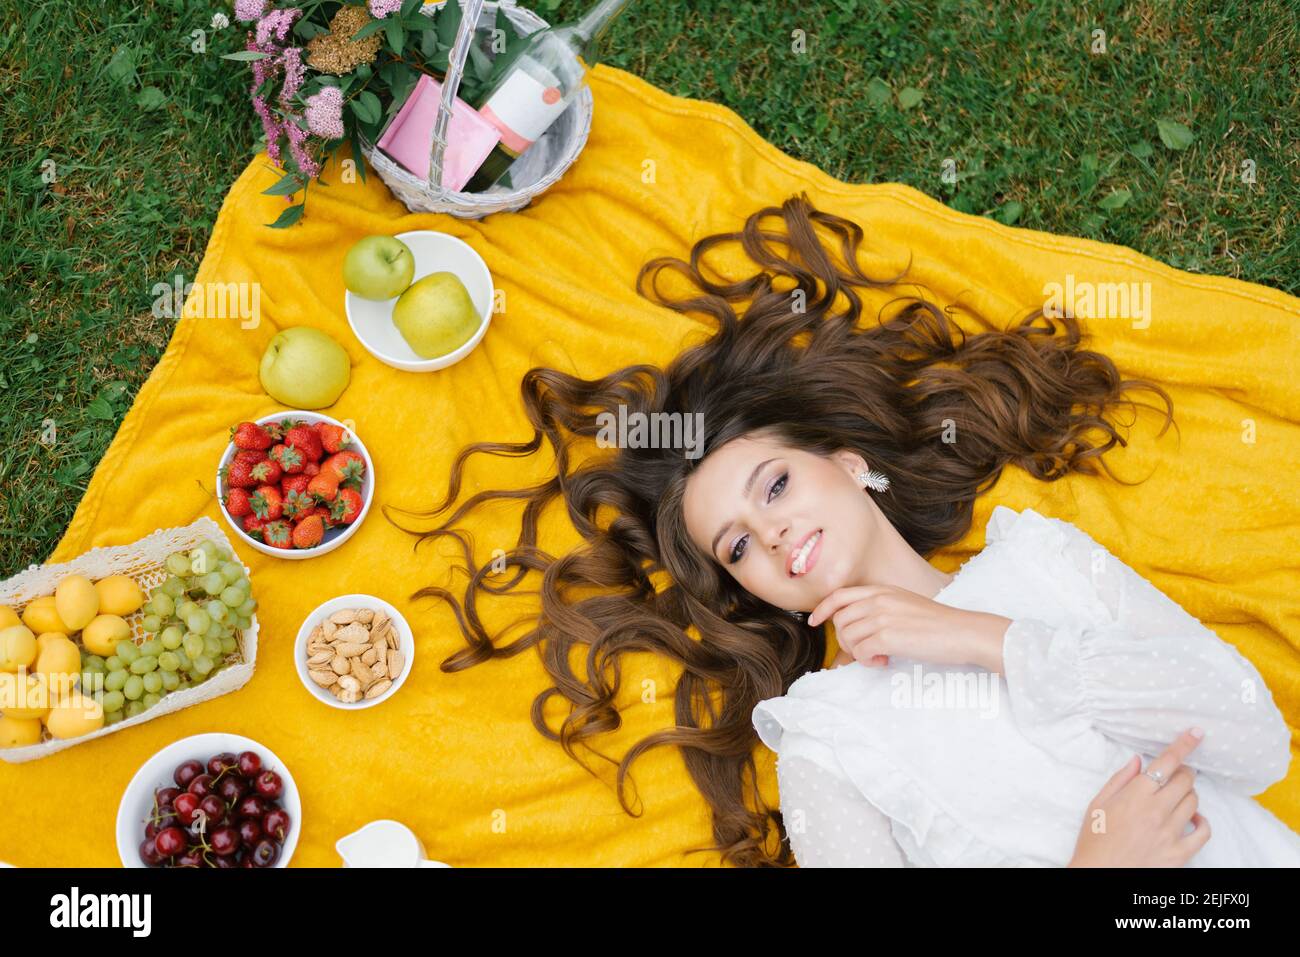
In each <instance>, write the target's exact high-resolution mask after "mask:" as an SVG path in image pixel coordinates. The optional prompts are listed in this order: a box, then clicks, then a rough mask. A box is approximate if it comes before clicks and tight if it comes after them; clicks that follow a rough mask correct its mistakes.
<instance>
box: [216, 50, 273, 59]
mask: <svg viewBox="0 0 1300 957" xmlns="http://www.w3.org/2000/svg"><path fill="white" fill-rule="evenodd" d="M270 55H271V54H269V53H261V52H259V51H257V50H240V51H239V52H238V53H223V54H221V59H223V60H240V61H248V60H262V59H265V58H266V57H268V56H270Z"/></svg>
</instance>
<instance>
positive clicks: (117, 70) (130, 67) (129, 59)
mask: <svg viewBox="0 0 1300 957" xmlns="http://www.w3.org/2000/svg"><path fill="white" fill-rule="evenodd" d="M108 76H109V79H111V80H113V81H114V82H116V83H120V84H122V85H123V86H126V85H127V84H129V83H130V82H131V81H132V80H134V79H135V50H133V49H132V48H131V47H129V46H120V47H118V48H117V50H116V51H114V53H113V56H112V58H111V59H110V60H109V61H108Z"/></svg>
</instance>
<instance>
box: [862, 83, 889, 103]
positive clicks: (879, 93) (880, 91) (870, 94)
mask: <svg viewBox="0 0 1300 957" xmlns="http://www.w3.org/2000/svg"><path fill="white" fill-rule="evenodd" d="M891 96H893V91H892V90H890V88H889V84H888V83H886V82H885V81H884V80H882V79H880V77H878V76H877V77H872V78H871V82H870V83H868V84H867V102H868V103H870V104H871V105H872V106H884V105H885V104H886V103H888V102H889V99H890V97H891Z"/></svg>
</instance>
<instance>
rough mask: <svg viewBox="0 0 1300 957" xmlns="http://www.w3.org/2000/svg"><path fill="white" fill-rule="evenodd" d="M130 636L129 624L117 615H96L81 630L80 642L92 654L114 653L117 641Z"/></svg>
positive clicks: (105, 655)
mask: <svg viewBox="0 0 1300 957" xmlns="http://www.w3.org/2000/svg"><path fill="white" fill-rule="evenodd" d="M130 637H131V626H130V625H128V624H127V623H126V619H125V618H119V617H118V616H117V615H97V616H95V620H94V621H92V622H91V623H90V624H89V625H87V626H86V627H85V628H83V629H82V630H81V643H82V644H83V645H85V646H86V650H87V651H89V652H90V653H91V654H92V655H102V656H103V657H105V658H107V657H108V656H109V655H112V654H116V650H117V643H118V642H119V641H122V640H123V639H127V638H130Z"/></svg>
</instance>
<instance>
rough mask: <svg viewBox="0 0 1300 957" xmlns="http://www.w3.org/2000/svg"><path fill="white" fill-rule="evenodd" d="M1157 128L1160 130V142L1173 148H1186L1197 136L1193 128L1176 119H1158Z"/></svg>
mask: <svg viewBox="0 0 1300 957" xmlns="http://www.w3.org/2000/svg"><path fill="white" fill-rule="evenodd" d="M1156 129H1158V130H1159V131H1160V142H1162V143H1164V144H1165V146H1167V147H1168V148H1169V149H1171V150H1185V149H1187V147H1189V146H1191V145H1192V140H1194V139H1195V138H1196V137H1195V135H1194V134H1193V133H1192V131H1191V130H1189V129H1188V128H1187V127H1185V126H1183V124H1182V123H1179V122H1178V121H1176V120H1156Z"/></svg>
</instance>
